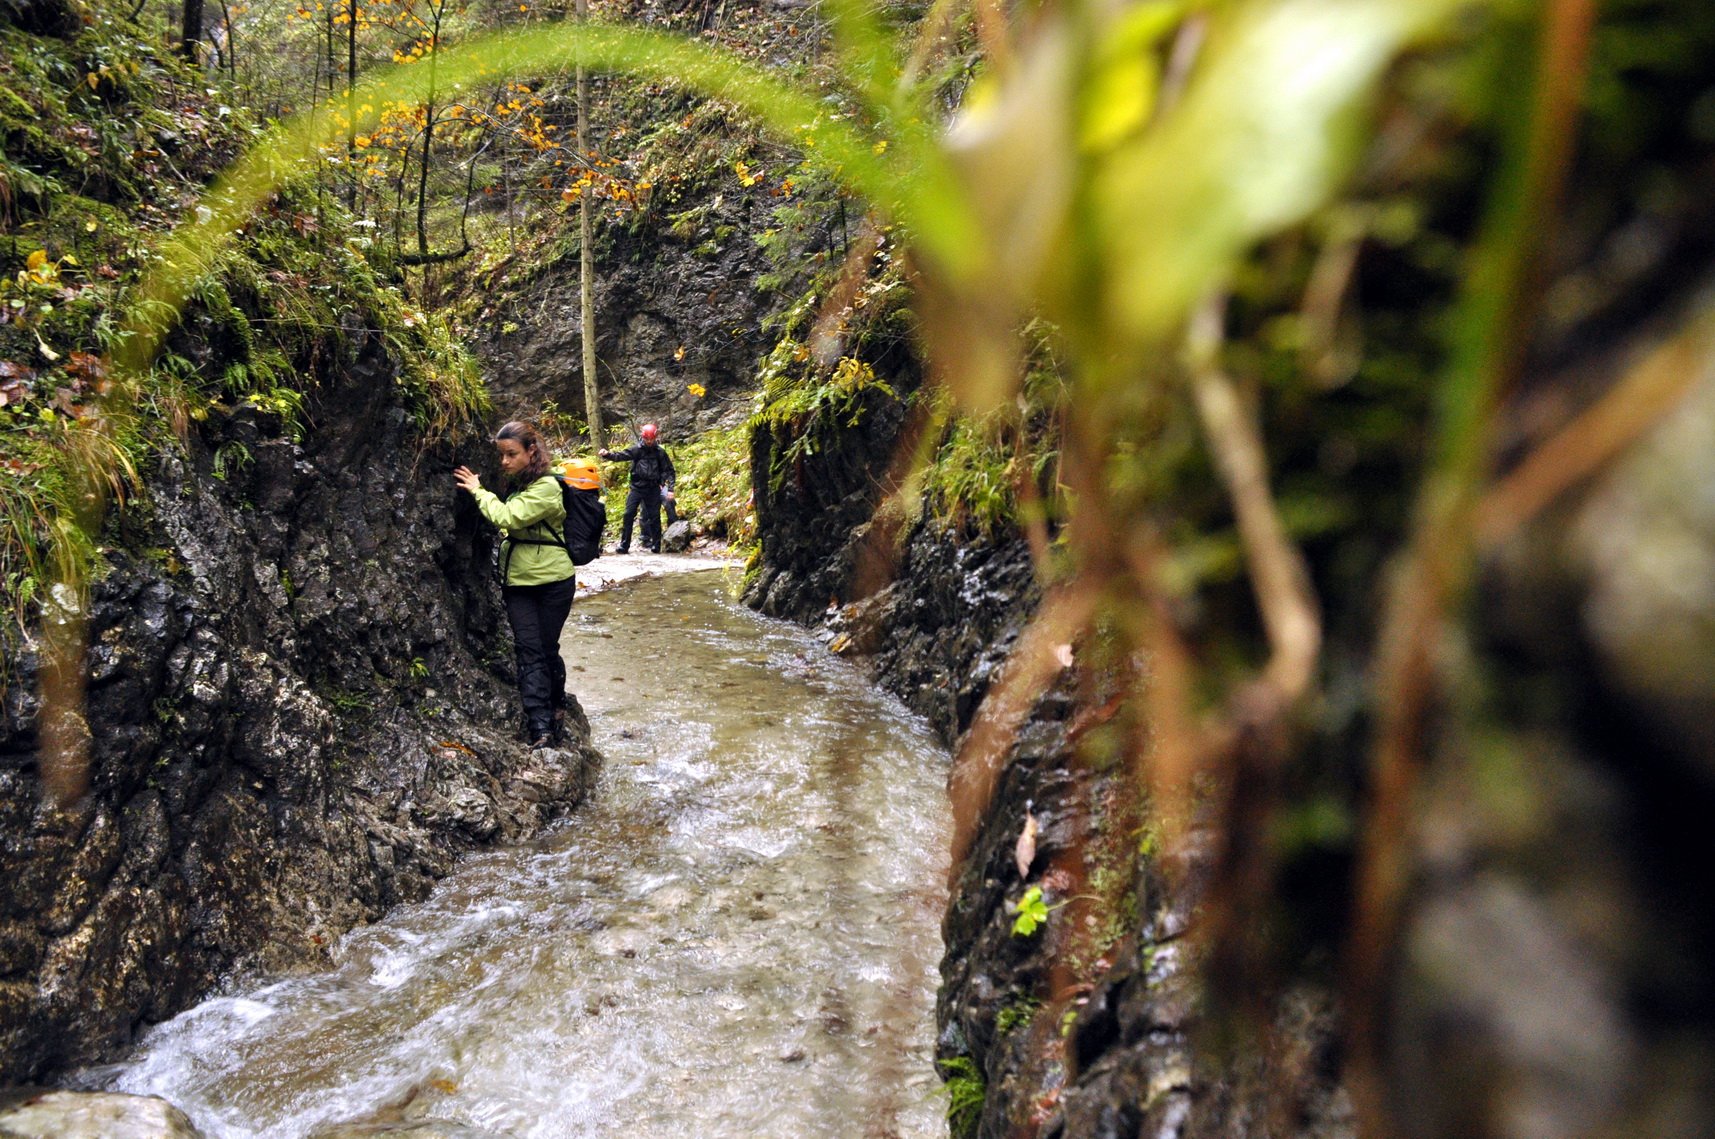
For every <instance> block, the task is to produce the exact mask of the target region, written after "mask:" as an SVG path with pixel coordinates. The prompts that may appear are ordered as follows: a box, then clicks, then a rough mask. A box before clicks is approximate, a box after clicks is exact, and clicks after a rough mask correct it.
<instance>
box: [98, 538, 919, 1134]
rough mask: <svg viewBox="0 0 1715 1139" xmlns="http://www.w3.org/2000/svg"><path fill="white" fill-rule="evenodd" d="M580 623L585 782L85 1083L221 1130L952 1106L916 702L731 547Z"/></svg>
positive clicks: (592, 601) (586, 1128) (887, 1123)
mask: <svg viewBox="0 0 1715 1139" xmlns="http://www.w3.org/2000/svg"><path fill="white" fill-rule="evenodd" d="M564 644H565V653H566V658H567V661H568V663H569V665H570V666H571V674H570V675H571V687H572V689H573V690H574V691H575V692H576V693H577V694H578V696H579V698H580V699H581V700H582V702H583V704H584V707H585V709H586V711H587V712H588V714H589V717H590V721H591V724H592V727H593V729H594V737H595V742H596V746H597V747H599V748H600V749H601V751H602V752H603V753H604V754H605V756H606V758H607V766H606V768H605V770H604V772H603V774H602V777H601V780H600V783H599V785H598V788H597V790H596V792H595V794H594V795H593V796H592V798H591V800H590V801H589V802H587V803H586V804H584V805H583V806H582V807H580V808H579V809H578V810H577V811H576V812H574V814H573V815H572V817H571V818H570V819H569V820H568V821H567V822H566V823H565V824H563V825H562V826H561V827H560V828H558V829H556V830H555V831H553V832H552V833H551V834H549V835H548V836H547V837H545V838H543V839H542V840H540V841H537V842H535V843H532V844H529V845H526V846H523V847H519V848H514V849H508V850H504V851H497V852H494V853H489V854H484V855H480V856H475V857H472V858H469V859H468V860H466V861H464V862H463V863H461V865H460V867H459V868H458V870H457V871H456V872H455V873H454V874H453V875H452V876H451V877H450V878H448V879H447V880H446V881H445V882H443V883H442V884H441V885H440V886H439V887H438V888H437V889H436V891H435V893H434V894H433V895H432V896H431V897H430V898H429V899H427V900H426V901H424V902H422V903H420V904H417V905H412V906H407V907H403V908H401V909H399V910H397V911H395V912H394V913H393V914H391V915H390V916H389V917H388V918H387V919H386V920H384V921H382V922H379V923H377V924H375V925H372V926H369V927H366V928H363V929H360V930H356V931H354V932H353V933H352V934H350V935H349V936H348V937H347V938H346V939H345V940H344V941H343V942H342V943H341V944H340V946H339V947H338V948H337V950H336V952H335V954H334V964H333V966H332V967H331V968H330V969H328V970H326V971H325V972H321V973H317V974H314V975H310V976H299V977H291V978H287V979H282V980H278V981H275V982H274V983H271V984H265V985H262V986H260V987H256V988H252V989H248V990H245V991H234V992H232V993H229V994H226V995H223V996H220V997H217V998H214V999H211V1000H209V1001H207V1002H205V1003H203V1004H202V1005H199V1006H198V1007H196V1008H194V1009H192V1010H190V1011H189V1012H186V1013H184V1014H183V1015H181V1016H179V1017H177V1018H175V1019H174V1020H172V1021H170V1022H168V1023H166V1024H164V1025H161V1026H158V1027H157V1028H155V1029H153V1030H151V1032H150V1033H149V1034H148V1035H147V1036H146V1037H145V1039H144V1040H143V1041H142V1043H141V1044H140V1046H139V1047H138V1048H137V1050H136V1051H135V1053H134V1054H133V1055H132V1056H131V1057H130V1058H129V1059H128V1060H127V1061H126V1062H125V1063H123V1064H120V1065H116V1066H113V1067H110V1068H105V1069H102V1070H99V1071H97V1072H91V1073H86V1076H85V1079H84V1080H83V1081H82V1082H83V1083H84V1084H85V1086H101V1087H106V1088H110V1089H114V1090H122V1091H130V1092H139V1093H147V1094H155V1095H160V1096H163V1097H165V1098H167V1099H169V1100H171V1101H172V1102H174V1103H176V1104H178V1105H179V1106H180V1107H182V1108H183V1109H184V1110H185V1111H186V1112H188V1113H189V1114H190V1116H191V1117H192V1119H193V1120H194V1121H195V1122H196V1124H197V1125H198V1126H199V1127H200V1128H201V1129H202V1130H203V1131H204V1132H205V1133H206V1134H207V1135H209V1136H210V1137H211V1139H217V1137H218V1139H236V1137H250V1136H256V1137H262V1136H267V1137H269V1139H275V1137H279V1139H299V1137H305V1136H314V1135H317V1134H318V1133H327V1132H328V1130H329V1129H330V1128H331V1127H335V1126H337V1125H341V1124H381V1125H385V1124H389V1123H394V1124H403V1125H409V1124H412V1123H421V1122H423V1121H427V1120H436V1121H444V1122H445V1123H446V1124H449V1125H451V1126H448V1127H444V1128H438V1129H435V1131H434V1132H433V1133H437V1134H446V1135H470V1136H482V1135H504V1136H530V1137H550V1136H553V1137H558V1136H568V1137H569V1136H620V1135H624V1136H639V1137H651V1136H661V1137H666V1136H674V1137H678V1136H685V1135H698V1136H730V1137H735V1139H736V1137H752V1136H755V1137H767V1136H779V1137H783V1139H784V1137H804V1136H828V1137H834V1136H838V1137H841V1139H848V1137H852V1136H901V1137H906V1136H909V1137H913V1139H915V1137H918V1136H939V1135H944V1134H945V1124H944V1123H943V1122H942V1114H943V1112H944V1100H943V1099H942V1097H941V1093H940V1091H939V1081H938V1080H937V1079H936V1078H935V1076H934V1072H933V1064H932V1044H933V1006H934V997H935V983H936V975H935V965H936V962H937V959H938V957H939V953H940V935H939V922H940V914H941V906H942V902H943V899H944V895H943V893H942V888H943V880H944V873H945V870H944V868H945V857H946V856H945V848H946V830H947V807H946V800H945V795H944V793H943V779H944V775H945V767H946V759H945V755H944V753H943V752H942V751H941V749H940V748H939V747H938V745H937V744H936V743H935V741H934V740H933V738H932V737H931V736H930V734H929V733H928V731H927V729H926V728H925V727H924V725H923V724H922V723H921V722H919V721H918V720H917V719H916V718H915V717H913V716H912V715H911V714H909V713H908V712H906V711H905V710H904V709H903V708H902V707H901V706H900V705H898V704H897V703H896V702H895V701H893V700H891V699H890V698H888V697H886V696H883V695H880V694H878V693H877V692H876V691H875V690H874V689H873V688H871V687H870V686H869V685H868V684H867V683H866V682H865V681H864V680H863V678H862V677H861V676H860V675H859V674H858V673H857V672H856V671H855V670H854V669H852V668H851V667H850V666H849V665H847V664H846V663H844V662H842V661H840V660H838V659H837V658H835V657H832V656H830V655H829V654H828V653H827V652H826V651H825V650H824V649H823V648H822V647H821V646H820V645H818V644H817V643H816V642H815V640H814V639H813V638H812V637H810V636H809V635H808V634H807V633H806V632H804V631H803V630H801V629H798V628H796V627H793V626H789V625H785V624H782V623H779V622H774V621H769V620H766V619H763V618H760V617H758V616H756V615H755V614H753V613H751V612H749V611H748V610H745V609H743V608H742V607H740V606H738V605H736V604H735V603H734V602H732V601H731V600H730V598H729V583H728V581H727V580H726V578H725V577H724V576H723V575H722V574H721V573H718V572H699V573H682V574H674V575H670V576H664V577H657V578H648V579H644V580H641V581H634V582H630V583H627V584H625V585H624V586H621V587H618V588H615V589H613V590H610V591H608V592H605V593H601V594H599V595H596V596H593V597H583V598H580V599H579V600H578V602H577V605H576V607H575V608H574V610H573V613H572V618H571V621H570V622H569V623H568V626H567V631H566V638H565V642H564ZM463 1128H470V1129H471V1130H469V1131H466V1130H463ZM353 1133H355V1132H353ZM365 1133H370V1132H368V1131H367V1130H366V1131H365ZM422 1133H423V1132H418V1134H422Z"/></svg>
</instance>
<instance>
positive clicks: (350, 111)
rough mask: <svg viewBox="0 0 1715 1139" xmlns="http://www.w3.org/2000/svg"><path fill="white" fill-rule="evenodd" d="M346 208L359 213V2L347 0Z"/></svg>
mask: <svg viewBox="0 0 1715 1139" xmlns="http://www.w3.org/2000/svg"><path fill="white" fill-rule="evenodd" d="M345 15H346V23H345V162H346V166H347V167H348V172H349V173H350V175H351V181H350V184H349V185H348V186H347V188H346V192H345V208H346V209H348V210H350V211H351V212H352V213H353V214H356V213H357V0H345Z"/></svg>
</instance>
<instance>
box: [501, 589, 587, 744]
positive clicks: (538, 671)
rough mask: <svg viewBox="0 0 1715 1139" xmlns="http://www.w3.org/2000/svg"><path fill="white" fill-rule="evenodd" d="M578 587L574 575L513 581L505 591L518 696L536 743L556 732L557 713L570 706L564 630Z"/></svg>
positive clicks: (532, 737)
mask: <svg viewBox="0 0 1715 1139" xmlns="http://www.w3.org/2000/svg"><path fill="white" fill-rule="evenodd" d="M577 591H578V582H577V578H575V577H568V578H567V579H566V580H565V581H551V582H548V583H547V584H546V585H509V586H507V587H506V588H505V590H504V591H503V595H504V597H505V599H506V619H507V620H508V621H510V622H511V623H512V649H513V651H514V652H515V653H516V654H517V656H518V695H519V696H520V697H521V698H522V699H523V701H524V732H525V735H527V736H528V737H529V738H530V739H531V740H532V741H534V740H537V739H540V738H541V737H542V736H546V735H550V734H552V733H553V730H554V713H555V712H557V711H559V710H560V709H561V708H563V707H565V705H566V662H565V661H564V660H563V659H562V658H561V657H560V630H561V629H564V628H565V627H566V618H567V616H569V615H570V614H571V612H572V597H573V595H574V594H576V593H577Z"/></svg>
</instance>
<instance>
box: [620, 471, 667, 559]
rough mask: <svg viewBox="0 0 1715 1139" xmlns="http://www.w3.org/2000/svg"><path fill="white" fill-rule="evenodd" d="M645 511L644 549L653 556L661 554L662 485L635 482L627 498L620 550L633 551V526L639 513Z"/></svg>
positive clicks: (621, 525) (621, 528)
mask: <svg viewBox="0 0 1715 1139" xmlns="http://www.w3.org/2000/svg"><path fill="white" fill-rule="evenodd" d="M639 508H641V509H642V510H643V548H644V549H646V550H648V551H649V552H650V553H652V554H658V553H660V552H661V484H660V483H652V482H644V483H639V482H634V483H632V484H631V490H630V492H628V493H627V494H626V496H625V520H624V521H623V522H622V523H620V528H619V548H620V549H622V550H629V549H631V524H632V523H633V522H634V521H635V520H636V519H637V511H638V509H639Z"/></svg>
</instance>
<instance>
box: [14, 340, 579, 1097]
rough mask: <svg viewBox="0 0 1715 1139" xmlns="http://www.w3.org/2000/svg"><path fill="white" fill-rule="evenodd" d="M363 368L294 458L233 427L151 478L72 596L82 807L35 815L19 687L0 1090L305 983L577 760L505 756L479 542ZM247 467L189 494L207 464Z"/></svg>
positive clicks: (539, 798)
mask: <svg viewBox="0 0 1715 1139" xmlns="http://www.w3.org/2000/svg"><path fill="white" fill-rule="evenodd" d="M394 391H396V387H395V385H394V383H393V382H392V374H391V370H390V365H389V363H388V361H387V360H386V358H385V357H384V356H382V355H381V354H380V352H379V350H373V351H369V352H366V353H365V354H363V355H362V356H361V357H360V358H359V360H358V364H357V366H356V367H355V369H353V370H352V371H351V373H350V374H348V375H345V376H343V377H340V378H339V379H338V380H337V381H335V382H333V383H331V384H330V385H329V386H328V387H326V388H324V390H322V391H321V392H319V393H318V394H317V396H316V397H315V399H316V404H315V407H314V409H313V419H314V421H315V422H317V423H318V424H321V425H322V426H321V427H320V428H319V429H318V430H316V431H314V432H312V433H311V434H309V435H308V436H307V437H306V438H305V439H304V440H303V441H302V442H301V443H297V442H293V441H292V440H291V439H289V438H286V437H284V436H283V435H282V434H281V432H280V430H279V426H278V424H277V423H274V422H273V421H272V420H271V419H269V418H268V417H266V416H262V415H259V414H257V413H255V412H253V411H251V410H249V409H247V408H239V409H238V410H236V411H234V412H233V413H232V414H231V415H229V416H227V417H224V418H213V419H211V420H210V421H209V423H208V424H207V425H205V429H204V433H203V434H202V436H201V437H199V438H197V439H195V440H193V441H192V443H191V445H190V446H189V447H188V448H187V449H186V450H185V451H184V452H183V453H181V454H177V455H172V456H168V457H166V458H164V459H162V460H161V462H160V464H159V466H158V468H157V469H156V470H155V471H154V472H153V473H152V474H151V476H150V478H149V498H148V502H147V504H146V506H144V507H142V508H138V509H134V510H133V511H132V512H130V513H129V514H128V515H127V517H126V519H125V520H124V521H123V523H122V530H121V532H120V533H119V534H116V535H115V536H114V539H113V540H112V548H111V552H110V555H109V560H110V563H111V567H112V568H111V571H110V572H109V573H107V574H106V576H105V577H104V578H103V579H102V580H101V581H100V582H99V583H98V584H97V586H96V588H95V590H94V596H93V600H92V609H91V614H90V621H91V648H90V653H89V661H88V666H89V680H88V693H87V709H86V711H85V717H86V720H87V723H88V724H89V725H90V727H91V730H92V752H93V763H92V765H91V767H90V769H89V772H88V786H89V791H88V794H87V795H84V796H83V797H82V798H80V799H78V800H77V801H76V802H73V803H69V804H65V805H63V806H55V805H52V804H50V803H47V802H45V801H44V799H43V795H42V788H41V785H40V781H39V769H38V764H39V761H40V756H39V755H38V753H37V750H36V749H37V743H38V740H37V729H38V721H39V717H40V714H41V708H40V704H39V702H38V700H37V698H36V697H35V696H34V695H33V693H34V692H35V690H36V686H35V683H34V675H33V672H32V670H33V668H34V667H35V662H34V661H33V660H29V659H26V660H25V661H23V662H22V666H23V668H24V670H25V675H24V676H23V678H22V682H21V683H17V684H14V685H12V686H11V687H10V688H9V689H8V690H7V692H6V694H5V708H4V719H3V720H0V875H3V876H4V877H5V879H6V880H7V881H8V883H9V886H8V888H7V890H6V891H5V895H4V901H3V902H0V1079H8V1080H12V1081H22V1080H30V1079H41V1078H43V1077H44V1076H45V1075H47V1074H51V1073H53V1072H55V1071H56V1070H59V1069H61V1068H64V1067H66V1066H70V1065H74V1064H79V1063H86V1062H90V1061H93V1060H97V1059H100V1058H103V1057H105V1056H108V1055H110V1054H111V1053H113V1052H114V1050H116V1049H117V1048H119V1047H121V1046H123V1045H124V1044H126V1043H127V1042H128V1041H129V1040H130V1039H131V1036H132V1033H133V1032H134V1030H135V1029H136V1028H137V1027H138V1026H139V1025H140V1024H142V1023H145V1022H148V1021H153V1020H158V1019H161V1018H164V1017H166V1016H168V1015H170V1014H171V1013H173V1012H175V1011H177V1010H178V1009H181V1008H183V1007H185V1006H186V1005H187V1004H188V1003H190V1002H191V1001H192V1000H193V999H194V998H196V997H197V996H198V995H199V994H201V993H203V992H205V991H207V990H208V989H209V988H210V987H212V986H214V985H216V984H218V983H219V982H220V981H221V980H222V979H224V978H229V977H232V976H233V975H235V974H242V973H244V972H246V971H249V970H254V969H272V970H278V969H283V968H290V967H292V966H293V965H295V964H297V963H300V962H305V961H309V960H313V959H315V958H317V957H318V956H319V955H320V954H321V953H322V952H323V951H324V947H325V946H326V945H327V944H328V943H329V942H330V941H331V940H332V939H334V938H335V937H337V936H338V935H339V934H340V933H342V932H343V931H344V930H346V929H348V928H349V927H351V926H352V925H353V924H355V923H358V922H361V921H365V920H367V919H370V918H373V917H375V916H377V915H378V914H380V913H381V912H383V911H384V910H386V909H387V908H388V907H390V906H392V905H395V904H397V903H399V902H401V901H406V900H411V899H415V898H420V897H422V896H423V894H424V893H425V892H426V891H427V890H428V888H429V886H430V884H431V883H432V882H433V881H434V880H435V879H436V878H438V877H439V876H441V875H444V874H445V873H446V872H447V871H448V869H449V868H450V866H451V865H452V862H453V860H454V859H455V858H456V857H457V856H458V854H459V853H461V852H462V851H466V850H470V849H473V848H475V847H477V846H480V845H483V844H486V843H490V842H494V841H500V840H505V839H511V838H516V837H519V836H523V835H527V834H530V833H533V832H534V831H536V830H538V829H540V828H541V827H542V826H543V825H544V824H545V823H546V822H548V821H549V820H550V819H552V818H554V817H556V816H558V815H559V814H560V813H562V812H563V811H564V810H566V809H567V808H568V807H569V806H570V805H571V804H573V803H575V802H576V801H577V800H578V798H579V797H580V796H581V795H582V794H583V791H584V789H585V788H586V786H587V785H588V783H589V780H590V778H591V776H592V772H593V766H594V763H595V761H596V756H595V753H594V752H593V750H592V749H591V748H590V747H589V745H588V725H587V723H586V721H585V720H584V718H583V714H582V712H581V710H580V709H578V708H577V706H576V704H575V703H574V705H573V707H572V713H573V716H572V721H573V723H572V727H573V731H572V733H571V742H570V743H569V744H568V746H567V747H566V748H565V749H564V750H555V751H543V752H530V751H528V750H527V749H526V748H525V747H524V746H522V744H521V742H520V741H519V740H518V739H517V738H516V734H515V732H514V731H513V729H514V727H515V724H514V721H515V720H516V719H517V718H518V711H517V708H516V695H515V693H514V692H513V691H512V689H511V687H510V683H509V682H510V679H511V677H510V655H511V654H510V645H509V641H508V640H507V637H506V635H505V633H504V619H503V614H502V611H501V609H500V605H499V596H498V590H497V589H496V588H495V586H494V585H493V584H492V582H491V581H490V580H489V576H488V574H487V566H488V564H489V561H490V554H491V550H490V541H491V539H490V536H489V534H488V533H486V532H485V531H484V529H483V527H481V526H480V525H479V520H478V518H477V516H476V515H475V512H474V510H473V509H472V508H471V507H470V505H469V503H468V501H458V500H457V498H456V497H455V494H454V492H453V490H452V485H451V479H450V471H451V468H452V467H453V466H454V465H456V463H457V462H459V461H470V460H471V459H472V458H475V457H477V456H481V457H483V458H486V456H485V455H482V452H481V451H480V450H478V448H479V447H480V446H481V444H480V442H473V443H472V445H471V446H470V447H469V448H467V449H466V452H467V453H463V454H460V455H457V456H455V454H454V452H453V450H452V449H449V448H446V447H440V448H431V449H429V450H427V451H424V450H423V449H422V444H421V441H420V439H419V438H418V437H417V435H416V433H415V429H414V428H413V427H412V419H411V416H410V415H409V413H408V412H407V411H406V409H405V408H403V407H401V406H399V405H398V404H397V403H396V402H395V397H394V395H393V392H394ZM237 447H241V448H242V451H243V453H244V454H245V455H247V456H248V457H249V461H248V462H244V463H237V462H231V463H229V464H227V465H226V466H225V469H224V471H223V473H224V476H225V477H224V478H220V477H214V466H215V456H216V455H218V454H221V453H223V449H224V453H225V454H226V455H227V456H228V457H229V459H230V458H231V457H232V456H234V455H237V454H238V453H239V452H238V450H236V449H235V448H237Z"/></svg>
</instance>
